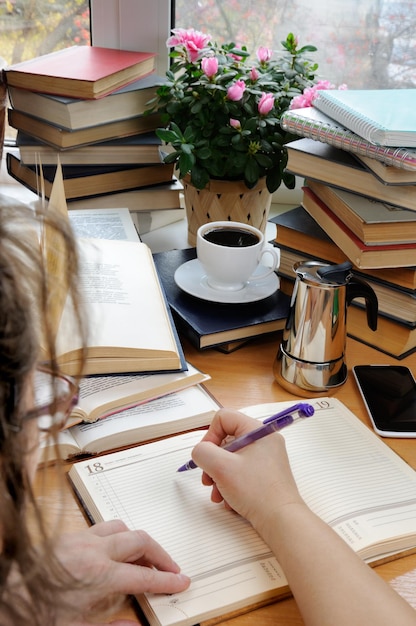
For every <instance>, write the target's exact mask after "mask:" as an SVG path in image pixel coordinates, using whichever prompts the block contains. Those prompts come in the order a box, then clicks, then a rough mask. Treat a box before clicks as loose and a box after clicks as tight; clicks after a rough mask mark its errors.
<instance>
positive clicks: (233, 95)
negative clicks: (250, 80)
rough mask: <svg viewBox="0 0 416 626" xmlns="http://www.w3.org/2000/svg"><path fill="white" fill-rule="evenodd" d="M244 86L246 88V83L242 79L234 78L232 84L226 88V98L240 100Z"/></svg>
mask: <svg viewBox="0 0 416 626" xmlns="http://www.w3.org/2000/svg"><path fill="white" fill-rule="evenodd" d="M245 88H246V84H245V82H244V81H243V80H236V81H235V83H234V85H231V87H229V88H228V90H227V98H228V100H233V101H235V102H237V101H238V100H241V98H242V97H243V93H244V91H245Z"/></svg>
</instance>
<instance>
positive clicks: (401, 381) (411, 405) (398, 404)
mask: <svg viewBox="0 0 416 626" xmlns="http://www.w3.org/2000/svg"><path fill="white" fill-rule="evenodd" d="M353 372H354V376H355V379H356V381H357V384H358V387H359V389H360V392H361V395H362V397H363V399H364V402H365V404H366V407H367V410H368V413H369V415H370V418H371V421H372V422H373V426H374V429H375V430H376V432H378V433H379V434H380V435H383V436H385V437H416V382H415V379H414V378H413V376H412V373H411V371H410V370H409V368H407V367H405V366H403V365H356V366H355V367H353Z"/></svg>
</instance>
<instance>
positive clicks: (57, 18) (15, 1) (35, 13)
mask: <svg viewBox="0 0 416 626" xmlns="http://www.w3.org/2000/svg"><path fill="white" fill-rule="evenodd" d="M89 43H90V7H89V0H36V2H27V1H25V0H0V51H1V58H0V67H3V66H4V65H5V64H14V63H19V62H20V61H25V60H27V59H31V58H33V57H36V56H39V55H41V54H46V53H47V52H51V51H52V50H59V49H61V48H65V47H68V46H71V45H82V44H89ZM15 135H16V132H15V131H14V130H13V129H11V128H10V127H9V126H8V125H7V123H6V128H5V138H6V141H10V140H13V139H14V137H15Z"/></svg>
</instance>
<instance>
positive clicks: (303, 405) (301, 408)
mask: <svg viewBox="0 0 416 626" xmlns="http://www.w3.org/2000/svg"><path fill="white" fill-rule="evenodd" d="M296 412H298V413H300V415H302V417H311V416H312V415H313V414H314V413H315V409H314V408H313V406H312V405H311V404H308V403H307V402H298V403H297V404H293V405H292V406H290V407H289V408H287V409H284V410H283V411H281V412H280V413H276V414H275V415H272V416H271V417H267V418H266V419H265V420H263V424H270V422H275V421H278V420H279V419H280V418H282V417H285V416H286V415H292V413H296Z"/></svg>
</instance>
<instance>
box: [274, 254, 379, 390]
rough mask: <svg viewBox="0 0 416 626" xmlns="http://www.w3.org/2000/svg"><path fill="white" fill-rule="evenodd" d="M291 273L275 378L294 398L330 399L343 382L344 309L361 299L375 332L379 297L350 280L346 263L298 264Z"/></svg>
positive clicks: (368, 321)
mask: <svg viewBox="0 0 416 626" xmlns="http://www.w3.org/2000/svg"><path fill="white" fill-rule="evenodd" d="M293 269H294V271H295V273H296V281H295V286H294V289H293V294H292V300H291V305H290V310H289V315H288V318H287V322H286V328H285V330H284V333H283V341H282V344H281V345H280V348H279V352H278V354H277V356H276V360H275V363H274V366H273V371H274V375H275V378H276V380H277V381H278V383H279V384H280V385H281V386H282V387H284V388H285V389H287V390H288V391H290V392H292V393H294V394H296V395H303V396H311V395H313V394H320V395H329V394H330V393H331V392H333V391H335V390H336V388H337V387H339V386H340V385H342V384H343V383H344V382H345V381H346V378H347V366H346V364H345V360H344V359H345V345H346V335H347V329H346V317H347V305H348V304H350V302H351V301H352V300H353V299H355V298H364V300H365V304H366V310H367V323H368V325H369V327H370V328H371V329H372V330H376V328H377V313H378V301H377V296H376V294H375V292H374V291H373V289H372V288H371V287H370V285H368V284H367V283H366V282H364V281H361V280H359V279H357V278H356V277H354V276H353V275H352V273H351V269H352V264H351V263H349V262H348V261H346V262H345V263H341V264H340V265H330V264H327V263H322V262H320V261H306V262H299V263H296V264H295V266H294V268H293Z"/></svg>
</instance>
